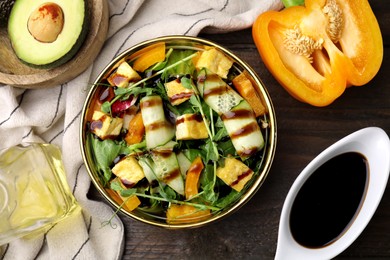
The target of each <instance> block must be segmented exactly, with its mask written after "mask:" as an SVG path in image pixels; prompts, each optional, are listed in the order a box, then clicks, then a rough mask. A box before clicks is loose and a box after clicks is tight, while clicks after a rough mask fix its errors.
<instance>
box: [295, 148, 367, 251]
mask: <svg viewBox="0 0 390 260" xmlns="http://www.w3.org/2000/svg"><path fill="white" fill-rule="evenodd" d="M367 183H368V164H367V160H366V158H365V157H364V156H363V155H361V154H359V153H356V152H348V153H344V154H340V155H338V156H336V157H333V158H332V159H330V160H329V161H327V162H325V163H324V164H323V165H321V166H320V167H319V168H318V169H317V170H316V171H315V172H314V173H313V174H312V175H311V176H310V177H309V178H308V179H307V181H306V182H305V183H304V184H303V186H302V187H301V189H300V190H299V192H298V194H297V197H296V198H295V201H294V203H293V206H292V209H291V215H290V228H291V233H292V235H293V237H294V239H295V240H296V241H297V242H298V243H299V244H301V245H303V246H306V247H310V248H319V247H323V246H326V245H328V244H330V243H332V242H333V241H335V240H336V239H337V238H339V237H340V235H341V234H342V233H343V232H344V231H345V230H346V229H347V228H348V227H349V225H350V223H352V221H353V220H354V218H355V215H356V213H357V212H358V211H359V209H360V205H361V201H362V198H363V196H364V193H365V190H366V185H367Z"/></svg>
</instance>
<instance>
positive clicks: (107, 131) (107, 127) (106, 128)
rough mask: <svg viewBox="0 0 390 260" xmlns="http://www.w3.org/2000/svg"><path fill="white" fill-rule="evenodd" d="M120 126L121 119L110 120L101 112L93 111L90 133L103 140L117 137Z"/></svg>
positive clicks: (109, 117) (121, 124) (110, 118)
mask: <svg viewBox="0 0 390 260" xmlns="http://www.w3.org/2000/svg"><path fill="white" fill-rule="evenodd" d="M122 126H123V119H122V118H117V117H115V118H112V117H111V116H109V115H108V114H106V113H103V112H101V111H95V112H94V113H93V115H92V122H91V129H92V132H93V133H94V134H96V135H97V136H99V137H100V138H101V139H103V140H104V139H108V138H112V137H116V136H118V135H119V134H120V132H121V129H122Z"/></svg>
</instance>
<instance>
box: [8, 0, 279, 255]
mask: <svg viewBox="0 0 390 260" xmlns="http://www.w3.org/2000/svg"><path fill="white" fill-rule="evenodd" d="M108 5H109V8H110V17H109V19H110V24H109V31H108V35H107V40H106V42H105V45H104V46H103V49H102V50H101V52H100V54H99V55H98V57H97V58H96V60H95V62H94V63H93V64H92V65H91V66H90V67H89V68H88V69H87V70H86V71H85V72H83V73H82V74H81V75H79V76H78V77H77V78H75V79H73V80H71V81H69V82H67V83H64V84H61V85H58V86H55V87H52V88H49V89H37V90H25V89H19V88H14V87H11V86H7V85H1V84H0V149H2V148H4V147H8V146H11V145H14V144H18V143H21V142H29V141H39V142H46V143H52V144H55V145H58V146H59V147H61V149H62V154H63V160H64V164H65V168H66V171H67V179H68V183H69V186H70V188H71V190H72V191H73V194H74V195H75V197H76V199H77V200H78V202H79V203H80V205H81V206H82V211H81V212H80V213H79V214H76V215H75V216H73V217H72V218H69V219H66V220H64V221H62V222H60V223H58V224H57V225H55V226H54V227H53V228H51V229H50V230H49V231H48V232H46V233H45V234H42V235H39V236H38V237H35V238H33V239H31V238H29V239H28V238H22V239H17V240H15V241H13V242H11V243H9V244H6V245H3V246H2V247H0V259H5V260H8V259H12V260H14V259H120V258H121V255H122V253H123V245H124V243H125V241H124V232H125V230H124V227H123V224H122V222H121V220H120V218H118V217H116V218H115V219H114V220H113V221H114V224H115V225H116V228H112V227H110V226H109V225H108V226H105V227H102V223H103V222H104V221H106V220H108V219H109V218H110V217H111V216H112V214H113V210H112V209H111V208H110V207H109V206H108V205H107V204H106V203H103V202H95V201H92V200H89V199H88V198H87V192H88V190H89V187H90V185H91V181H90V179H89V176H88V174H87V172H86V169H85V166H84V164H83V161H82V157H81V153H80V149H79V135H78V133H79V124H80V117H81V109H82V106H83V102H84V100H85V97H86V95H87V90H88V86H89V84H90V83H91V82H93V81H94V79H95V78H96V77H97V75H98V74H99V72H100V71H101V70H102V69H103V68H104V66H105V65H106V64H107V63H108V62H109V61H111V60H112V59H113V58H114V57H115V56H117V55H118V54H120V53H121V52H123V51H124V50H125V49H127V48H129V47H131V46H132V45H134V44H136V43H139V42H141V41H143V40H148V39H152V38H154V37H158V36H164V35H191V36H196V35H198V34H199V33H200V32H201V31H202V32H206V33H222V32H228V31H234V30H241V29H244V28H249V27H251V25H252V23H253V21H254V20H255V18H256V17H257V16H258V15H259V14H260V13H262V12H264V11H266V10H270V9H275V10H277V9H280V8H281V7H282V4H281V2H280V0H213V1H210V0H164V1H160V0H148V1H144V0H108ZM0 62H3V61H1V60H0Z"/></svg>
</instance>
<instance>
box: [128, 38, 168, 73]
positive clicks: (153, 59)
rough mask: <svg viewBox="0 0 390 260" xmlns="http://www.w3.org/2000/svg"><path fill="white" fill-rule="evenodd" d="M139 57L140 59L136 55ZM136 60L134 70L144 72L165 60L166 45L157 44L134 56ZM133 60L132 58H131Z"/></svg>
mask: <svg viewBox="0 0 390 260" xmlns="http://www.w3.org/2000/svg"><path fill="white" fill-rule="evenodd" d="M137 54H138V55H139V56H138V57H137V56H136V55H137ZM132 57H134V58H136V60H135V61H134V64H133V69H135V70H136V71H140V72H144V71H145V70H146V69H147V68H149V67H150V66H152V65H154V64H156V63H157V62H161V61H163V60H164V59H165V43H164V42H162V43H156V44H153V45H151V46H148V47H146V48H145V49H142V50H140V51H139V52H137V53H135V54H134V55H132ZM130 58H131V57H130Z"/></svg>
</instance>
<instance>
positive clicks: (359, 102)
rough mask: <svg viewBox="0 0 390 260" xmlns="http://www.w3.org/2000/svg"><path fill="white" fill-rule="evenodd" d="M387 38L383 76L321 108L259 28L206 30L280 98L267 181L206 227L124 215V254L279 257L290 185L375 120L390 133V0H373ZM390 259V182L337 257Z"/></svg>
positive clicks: (127, 256)
mask: <svg viewBox="0 0 390 260" xmlns="http://www.w3.org/2000/svg"><path fill="white" fill-rule="evenodd" d="M370 3H371V6H372V8H373V11H374V13H375V14H376V16H377V18H378V21H379V24H380V27H381V30H382V34H383V40H384V46H385V52H384V53H385V54H384V59H383V64H382V67H381V69H380V71H379V73H378V74H377V76H376V77H375V78H374V79H373V80H372V81H371V82H370V83H369V84H367V85H366V86H362V87H353V88H349V89H347V91H346V92H345V93H344V94H343V95H342V97H341V98H339V99H338V100H337V101H336V102H334V103H333V104H331V105H330V106H327V107H324V108H316V107H312V106H309V105H307V104H303V103H300V102H298V101H297V100H295V99H293V98H292V97H291V96H289V95H288V94H287V93H286V92H285V91H284V89H283V88H282V87H281V86H280V85H279V84H278V83H277V82H276V81H275V79H274V78H273V77H272V75H271V74H270V73H269V72H268V70H267V69H266V68H265V67H264V64H263V63H262V61H261V59H260V57H259V55H258V53H257V49H256V47H255V45H254V43H253V40H252V35H251V30H250V29H247V30H243V31H239V32H233V33H226V34H217V35H208V34H202V35H201V37H203V38H207V39H209V40H212V41H214V42H216V43H219V44H221V45H223V46H225V47H227V48H229V49H230V50H232V51H233V52H234V53H236V54H237V55H238V56H239V57H241V58H242V59H244V60H246V61H247V62H248V63H249V65H251V66H252V67H253V68H254V69H255V71H256V72H257V73H258V75H259V76H260V77H261V79H262V80H263V82H264V84H265V85H266V86H267V89H268V91H269V93H270V95H271V98H272V100H273V103H274V106H275V109H276V117H277V124H278V140H277V143H278V144H277V152H276V156H275V159H274V162H273V165H272V168H271V171H270V173H269V176H268V177H267V179H266V181H265V183H264V185H263V186H262V187H261V189H260V190H259V191H258V192H257V193H256V195H255V196H254V197H253V198H252V200H251V201H249V202H248V203H247V204H246V205H244V207H242V208H241V209H240V210H239V211H238V212H236V213H235V214H233V215H231V216H229V217H228V218H226V219H224V220H222V221H220V222H218V223H216V224H213V225H209V226H206V227H202V228H198V229H193V230H177V231H172V230H164V229H161V228H156V227H151V226H148V225H145V224H142V223H138V222H136V221H134V220H132V219H128V218H125V217H124V216H121V217H122V219H123V221H124V224H125V227H126V241H125V251H124V255H123V259H137V258H144V259H194V258H196V259H243V258H244V259H247V258H253V259H273V258H274V254H275V250H276V243H277V234H278V224H279V217H280V213H281V209H282V205H283V202H284V199H285V196H286V195H287V192H288V190H289V188H290V186H291V185H292V183H293V181H294V180H295V178H296V177H297V176H298V174H299V173H300V172H301V171H302V169H303V168H304V167H305V166H306V165H307V164H308V163H309V162H310V161H311V160H312V159H313V158H314V157H315V156H316V155H318V154H319V153H320V152H321V151H322V150H324V149H325V148H327V147H328V146H329V145H331V144H333V143H334V142H336V141H337V140H339V139H340V138H342V137H344V136H346V135H348V134H350V133H352V132H354V131H356V130H358V129H361V128H364V127H367V126H378V127H381V128H383V129H384V130H385V131H386V132H387V133H389V134H390V83H389V82H390V81H389V79H388V78H387V76H389V74H388V73H389V72H390V61H389V60H390V46H389V44H390V5H389V4H388V2H387V1H381V0H375V1H373V0H372V1H370ZM372 258H375V259H390V188H387V190H386V192H385V194H384V196H383V200H382V202H381V203H380V205H379V208H378V210H377V212H376V213H375V215H374V217H373V218H372V220H371V222H370V223H369V225H368V226H367V227H366V229H365V230H364V231H363V233H362V234H361V236H360V237H359V238H358V239H357V240H356V241H355V242H354V243H353V244H352V245H351V246H350V247H349V248H348V249H346V250H345V251H344V252H343V253H342V254H341V255H339V256H338V257H337V258H336V259H372Z"/></svg>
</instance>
